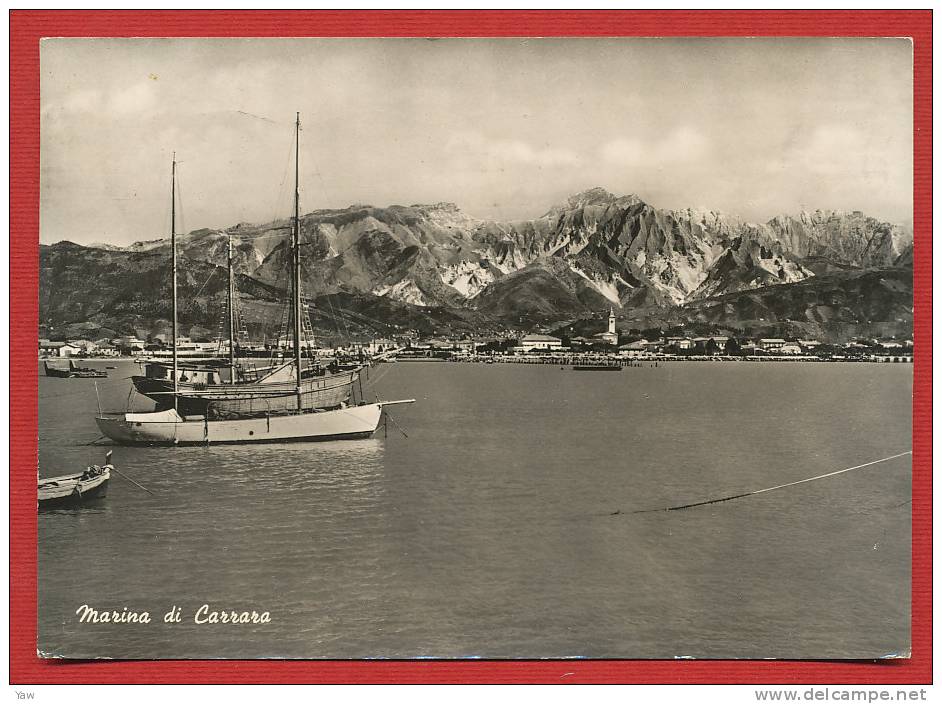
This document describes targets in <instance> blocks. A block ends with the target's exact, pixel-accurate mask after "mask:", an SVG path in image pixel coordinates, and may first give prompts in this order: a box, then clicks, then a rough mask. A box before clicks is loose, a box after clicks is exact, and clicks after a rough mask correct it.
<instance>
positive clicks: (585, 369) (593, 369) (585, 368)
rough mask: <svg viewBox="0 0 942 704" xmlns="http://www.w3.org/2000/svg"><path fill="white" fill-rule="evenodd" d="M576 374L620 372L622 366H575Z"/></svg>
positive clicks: (573, 368)
mask: <svg viewBox="0 0 942 704" xmlns="http://www.w3.org/2000/svg"><path fill="white" fill-rule="evenodd" d="M572 370H573V371H574V372H620V371H621V365H620V364H574V365H573V367H572Z"/></svg>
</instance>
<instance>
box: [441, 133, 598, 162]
mask: <svg viewBox="0 0 942 704" xmlns="http://www.w3.org/2000/svg"><path fill="white" fill-rule="evenodd" d="M445 151H446V152H447V153H449V154H451V155H452V156H453V157H456V158H462V159H469V160H471V161H473V162H476V163H479V164H480V165H481V166H485V165H486V166H488V167H490V168H500V167H501V166H502V165H504V166H512V165H526V166H534V167H537V168H544V167H545V168H556V167H561V166H575V165H577V164H578V163H579V161H580V159H579V155H578V154H577V153H576V152H575V151H573V150H572V149H566V148H562V147H553V146H549V145H547V146H544V147H542V148H541V147H534V146H533V145H531V144H530V143H529V142H525V141H523V140H520V139H497V140H491V139H487V138H486V137H484V136H483V135H481V134H480V133H477V132H460V133H458V134H456V135H454V136H452V138H451V139H449V140H448V143H447V144H446V145H445Z"/></svg>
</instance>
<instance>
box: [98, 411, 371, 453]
mask: <svg viewBox="0 0 942 704" xmlns="http://www.w3.org/2000/svg"><path fill="white" fill-rule="evenodd" d="M382 413H383V407H382V404H378V403H371V404H365V405H362V406H349V407H346V408H338V409H336V410H332V411H320V412H317V411H314V412H310V413H298V414H293V415H272V416H262V417H252V418H237V419H221V420H210V419H208V418H205V417H202V418H192V417H190V418H181V417H180V416H176V418H174V416H175V415H176V414H174V413H173V411H165V412H163V413H141V414H130V413H129V414H125V415H124V416H119V417H109V416H99V417H97V418H96V419H95V422H96V423H97V424H98V428H99V429H100V430H101V432H102V433H103V434H104V435H106V436H107V437H109V438H111V439H112V440H114V441H115V442H117V443H120V444H122V445H208V444H219V443H229V444H235V443H238V444H248V443H271V442H295V441H305V442H313V441H321V440H345V439H352V438H367V437H370V436H371V435H372V434H373V433H374V432H375V431H376V428H377V427H378V426H379V421H380V418H381V417H382ZM148 416H151V417H152V418H148Z"/></svg>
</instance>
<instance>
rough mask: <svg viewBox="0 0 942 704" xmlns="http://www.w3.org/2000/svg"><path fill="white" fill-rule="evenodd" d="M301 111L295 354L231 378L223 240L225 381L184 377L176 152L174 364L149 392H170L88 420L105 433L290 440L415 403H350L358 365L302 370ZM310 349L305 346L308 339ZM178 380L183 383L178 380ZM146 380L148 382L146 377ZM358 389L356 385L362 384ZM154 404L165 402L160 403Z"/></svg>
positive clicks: (363, 424)
mask: <svg viewBox="0 0 942 704" xmlns="http://www.w3.org/2000/svg"><path fill="white" fill-rule="evenodd" d="M300 132H301V120H300V114H299V115H298V117H297V120H296V122H295V190H294V218H293V221H292V247H291V250H292V256H291V279H292V282H291V290H292V294H293V296H292V298H293V300H292V316H291V317H292V318H293V320H292V325H291V327H292V338H293V348H294V360H293V361H291V362H289V363H287V364H285V365H283V366H282V367H280V368H278V369H276V370H274V371H273V372H272V373H270V374H269V375H267V376H265V377H263V378H261V379H259V380H257V381H254V382H251V383H234V382H235V381H236V378H235V358H234V349H235V346H234V329H235V324H234V320H233V318H232V316H233V313H232V310H233V308H232V297H233V289H232V285H233V284H232V281H233V279H232V274H231V270H232V266H231V256H232V244H231V239H230V246H229V252H230V267H229V269H230V276H229V300H230V305H229V316H230V318H229V326H228V327H229V350H230V360H229V361H230V383H229V384H217V383H215V382H216V381H217V380H218V376H216V377H213V376H212V375H211V374H210V373H209V372H210V370H205V371H206V372H207V373H206V375H205V379H202V378H201V379H198V380H195V381H194V380H193V379H190V378H187V379H185V380H184V379H183V378H182V377H183V375H182V374H181V369H180V366H179V364H178V360H177V285H176V282H177V245H176V217H175V212H176V157H174V160H173V163H172V168H171V186H170V188H171V209H170V251H171V257H172V264H171V272H172V277H173V279H172V286H171V289H172V291H173V313H172V318H173V320H172V326H173V330H172V338H173V344H172V350H173V365H172V367H171V368H170V370H169V371H170V377H169V380H164V381H163V384H162V389H169V390H168V391H164V390H162V389H161V390H157V389H154V388H149V389H148V392H147V393H148V395H150V396H151V397H155V396H156V397H157V398H167V397H168V396H169V399H171V401H170V402H163V403H162V402H158V410H156V411H154V412H152V413H131V412H125V413H123V414H117V415H105V414H99V415H98V416H97V417H96V418H95V422H96V423H97V424H98V427H99V428H100V429H101V432H102V433H104V434H105V435H106V436H107V437H109V438H111V439H112V440H115V441H116V442H119V443H122V444H149V445H194V444H209V443H260V442H287V441H293V440H340V439H347V438H364V437H369V436H370V435H372V434H373V433H374V432H375V431H376V428H377V427H379V422H380V419H381V417H382V414H383V407H384V406H387V405H392V404H398V403H414V399H408V400H402V401H388V402H380V401H377V402H376V403H366V402H364V401H362V400H361V401H360V403H359V404H357V405H349V404H348V403H347V401H348V399H349V398H350V396H351V393H352V387H353V383H354V379H356V378H358V377H359V370H360V367H359V366H357V367H356V368H355V369H354V370H344V371H339V373H337V374H325V375H323V376H320V375H317V374H314V373H313V370H310V371H307V372H306V370H305V369H304V367H303V366H302V360H301V347H302V345H301V330H302V323H301V313H302V310H304V308H305V307H306V306H304V305H303V304H302V300H301V242H300V240H301V217H300V211H299V208H300V205H299V201H300V187H299V183H298V173H299V169H298V159H299V150H300V147H299V144H298V142H299V138H300ZM309 349H310V346H309ZM181 382H182V383H185V384H186V385H187V386H185V387H182V386H181ZM148 383H150V382H148ZM361 396H362V391H361ZM161 405H165V406H169V407H167V408H161V407H160V406H161Z"/></svg>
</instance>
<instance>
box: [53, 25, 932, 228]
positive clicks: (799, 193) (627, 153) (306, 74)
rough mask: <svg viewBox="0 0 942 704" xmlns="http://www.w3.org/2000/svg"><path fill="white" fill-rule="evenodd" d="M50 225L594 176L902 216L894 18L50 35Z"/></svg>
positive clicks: (907, 122) (234, 215)
mask: <svg viewBox="0 0 942 704" xmlns="http://www.w3.org/2000/svg"><path fill="white" fill-rule="evenodd" d="M40 57H41V58H40V60H41V75H42V79H41V159H40V160H41V204H40V240H41V241H42V242H44V243H51V242H57V241H59V240H63V239H68V240H71V241H73V242H77V243H80V244H91V243H96V242H104V243H111V244H116V245H127V244H130V243H132V242H134V241H138V240H147V239H155V238H158V237H166V236H167V235H168V234H169V230H170V224H169V223H170V163H171V154H172V153H174V152H175V153H176V158H177V160H178V162H179V165H178V177H179V178H178V181H179V193H180V196H179V201H178V206H177V207H178V222H177V231H179V232H186V231H190V230H193V229H197V228H203V227H209V228H224V227H228V226H230V225H234V224H236V223H239V222H253V223H260V222H267V221H270V220H272V219H274V218H280V217H285V216H288V215H290V213H291V209H292V204H291V190H292V187H293V172H292V169H293V161H292V149H293V146H292V144H293V142H292V140H293V130H294V116H295V113H296V112H300V113H301V123H302V133H301V159H300V162H301V163H300V180H301V209H302V211H303V212H310V211H311V210H315V209H319V208H344V207H347V206H348V205H351V204H356V203H359V204H363V203H368V204H371V205H375V206H386V205H390V204H401V205H410V204H414V203H437V202H440V201H447V202H453V203H456V204H457V205H458V206H459V207H460V208H461V209H462V210H464V211H465V212H467V213H468V214H470V215H473V216H476V217H480V218H489V219H498V220H512V219H525V218H533V217H538V216H540V215H542V214H543V213H545V212H546V211H547V210H549V209H550V208H551V207H552V206H553V205H555V204H557V203H561V202H564V201H565V199H566V198H567V197H568V196H570V195H572V194H574V193H577V192H579V191H582V190H585V189H587V188H591V187H595V186H601V187H603V188H606V189H607V190H609V191H611V192H613V193H615V194H616V195H626V194H629V193H636V194H638V195H639V196H641V197H642V198H643V199H644V200H645V201H646V202H648V203H650V204H651V205H653V206H656V207H659V208H674V209H680V208H687V207H693V208H700V209H709V210H719V211H722V212H726V213H730V214H735V215H739V216H742V217H744V218H746V219H748V220H751V221H755V222H759V221H765V220H768V219H769V218H771V217H773V216H774V215H777V214H781V213H797V212H799V211H801V210H815V209H818V208H820V209H838V210H862V211H864V212H865V213H867V214H868V215H871V216H873V217H876V218H879V219H881V220H886V221H890V222H894V223H903V224H910V223H911V221H912V166H913V159H912V47H911V44H910V42H909V40H907V39H782V38H776V39H638V38H614V39H597V38H592V39H578V38H572V39H535V38H529V39H434V40H429V39H58V38H57V39H46V40H44V41H43V43H42V46H41V54H40Z"/></svg>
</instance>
